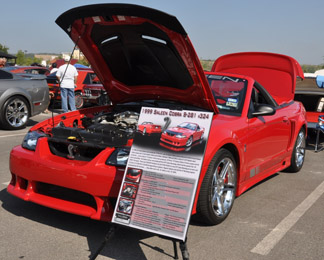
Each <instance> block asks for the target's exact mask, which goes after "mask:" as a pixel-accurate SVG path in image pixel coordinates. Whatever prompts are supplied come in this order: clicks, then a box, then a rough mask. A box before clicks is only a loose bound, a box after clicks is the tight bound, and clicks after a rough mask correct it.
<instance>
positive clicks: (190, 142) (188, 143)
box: [186, 136, 193, 147]
mask: <svg viewBox="0 0 324 260" xmlns="http://www.w3.org/2000/svg"><path fill="white" fill-rule="evenodd" d="M192 141H193V137H192V136H190V137H189V139H188V141H187V142H186V147H190V146H191V145H192Z"/></svg>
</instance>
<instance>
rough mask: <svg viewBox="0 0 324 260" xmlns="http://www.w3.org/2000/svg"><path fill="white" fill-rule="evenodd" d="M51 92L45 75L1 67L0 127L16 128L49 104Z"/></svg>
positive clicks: (22, 125)
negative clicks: (10, 70) (49, 92)
mask: <svg viewBox="0 0 324 260" xmlns="http://www.w3.org/2000/svg"><path fill="white" fill-rule="evenodd" d="M48 103H49V94H48V86H47V84H46V78H45V76H43V75H33V74H14V73H11V72H9V71H5V70H2V69H0V127H1V128H3V129H8V130H14V129H22V128H24V127H25V126H26V124H27V122H28V119H29V118H30V117H32V116H35V115H37V114H40V113H42V112H43V111H44V110H45V109H46V108H47V106H48Z"/></svg>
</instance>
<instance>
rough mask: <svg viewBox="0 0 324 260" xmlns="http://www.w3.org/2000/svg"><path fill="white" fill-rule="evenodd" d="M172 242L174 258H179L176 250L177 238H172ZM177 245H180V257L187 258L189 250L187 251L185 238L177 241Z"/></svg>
mask: <svg viewBox="0 0 324 260" xmlns="http://www.w3.org/2000/svg"><path fill="white" fill-rule="evenodd" d="M172 243H173V250H174V259H179V256H178V250H177V240H172ZM179 246H180V251H181V254H182V259H183V260H189V251H188V247H187V238H186V240H185V241H184V242H183V241H179Z"/></svg>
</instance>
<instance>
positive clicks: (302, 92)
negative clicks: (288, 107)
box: [294, 73, 324, 129]
mask: <svg viewBox="0 0 324 260" xmlns="http://www.w3.org/2000/svg"><path fill="white" fill-rule="evenodd" d="M318 76H319V75H316V74H314V73H305V78H304V80H302V81H301V80H300V81H297V83H296V91H295V98H294V99H295V100H296V101H300V102H302V103H303V105H304V107H305V109H306V115H307V127H308V128H310V129H315V128H316V125H317V123H318V116H320V115H324V88H322V87H319V86H318V85H317V82H316V81H317V78H318Z"/></svg>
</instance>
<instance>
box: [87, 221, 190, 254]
mask: <svg viewBox="0 0 324 260" xmlns="http://www.w3.org/2000/svg"><path fill="white" fill-rule="evenodd" d="M117 226H118V225H115V224H112V223H110V226H109V229H108V232H107V234H106V235H105V239H104V241H102V243H101V245H100V246H99V247H98V249H97V250H96V252H95V253H94V254H93V255H90V256H89V260H95V259H96V258H97V256H98V255H99V254H100V252H101V250H102V249H103V248H104V247H105V245H106V243H107V242H108V241H109V240H110V239H111V238H112V237H113V236H114V235H115V233H116V230H117V228H118V227H117ZM161 238H163V237H162V236H161ZM178 241H179V240H175V239H172V243H173V250H174V259H179V256H178V250H177V242H178ZM179 247H180V251H181V255H182V259H183V260H189V251H188V247H187V238H186V240H185V241H182V240H180V241H179Z"/></svg>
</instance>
